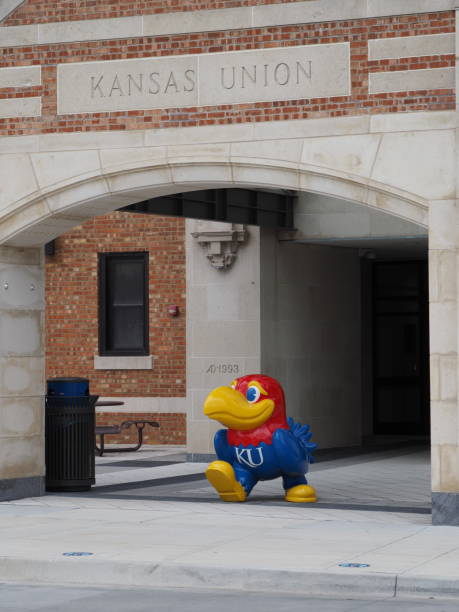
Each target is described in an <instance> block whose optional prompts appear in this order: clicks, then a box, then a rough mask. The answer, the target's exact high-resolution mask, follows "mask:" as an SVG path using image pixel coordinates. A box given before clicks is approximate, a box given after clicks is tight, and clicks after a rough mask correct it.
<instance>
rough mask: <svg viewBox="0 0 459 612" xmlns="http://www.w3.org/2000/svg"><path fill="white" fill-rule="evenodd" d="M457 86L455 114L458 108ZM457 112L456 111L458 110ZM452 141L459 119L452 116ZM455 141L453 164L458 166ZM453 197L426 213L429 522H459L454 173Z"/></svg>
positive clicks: (458, 221)
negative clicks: (430, 488)
mask: <svg viewBox="0 0 459 612" xmlns="http://www.w3.org/2000/svg"><path fill="white" fill-rule="evenodd" d="M456 6H457V7H458V8H457V9H456V85H457V83H459V64H458V57H459V31H458V27H459V0H457V1H456ZM457 95H458V94H457V87H456V115H457V109H458V102H457V99H458V98H457ZM457 117H458V116H457ZM456 126H457V127H456V143H457V142H458V127H459V121H458V119H457V118H456ZM458 161H459V156H458V151H457V144H456V168H457V167H458ZM456 177H457V178H456V200H450V201H441V202H432V203H431V207H430V218H429V289H430V354H431V358H430V365H431V376H430V377H431V435H432V522H433V524H434V525H459V398H458V394H457V389H458V385H457V379H458V367H459V359H458V340H459V310H458V307H457V306H458V298H459V294H458V291H459V283H458V282H457V274H458V254H459V227H458V225H459V214H458V213H459V202H458V199H457V198H458V194H459V173H458V172H456Z"/></svg>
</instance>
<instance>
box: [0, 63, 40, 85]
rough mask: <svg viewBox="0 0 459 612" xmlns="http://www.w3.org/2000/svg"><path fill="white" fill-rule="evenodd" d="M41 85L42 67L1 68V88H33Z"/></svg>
mask: <svg viewBox="0 0 459 612" xmlns="http://www.w3.org/2000/svg"><path fill="white" fill-rule="evenodd" d="M40 84H41V66H16V67H14V68H0V87H32V86H33V85H40Z"/></svg>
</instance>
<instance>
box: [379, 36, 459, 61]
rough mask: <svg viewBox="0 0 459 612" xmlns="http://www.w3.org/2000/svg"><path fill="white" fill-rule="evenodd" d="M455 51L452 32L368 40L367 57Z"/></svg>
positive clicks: (406, 55) (396, 56)
mask: <svg viewBox="0 0 459 612" xmlns="http://www.w3.org/2000/svg"><path fill="white" fill-rule="evenodd" d="M451 53H455V35H454V34H430V35H427V36H400V37H396V38H376V39H374V40H369V41H368V59H369V60H370V61H372V60H379V59H397V58H399V57H418V56H432V55H445V54H451Z"/></svg>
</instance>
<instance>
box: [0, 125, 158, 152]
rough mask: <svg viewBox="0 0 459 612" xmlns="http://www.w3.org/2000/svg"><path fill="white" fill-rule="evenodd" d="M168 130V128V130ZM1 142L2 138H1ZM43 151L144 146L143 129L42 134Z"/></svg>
mask: <svg viewBox="0 0 459 612" xmlns="http://www.w3.org/2000/svg"><path fill="white" fill-rule="evenodd" d="M166 131H167V130H166ZM0 142H1V140H0ZM39 142H40V150H41V151H78V150H82V149H83V150H89V149H96V150H99V149H108V148H111V149H116V148H126V147H141V146H143V131H140V130H137V131H136V130H132V131H131V130H126V131H121V130H113V131H108V132H97V131H96V132H71V133H69V134H61V133H55V134H40V139H39Z"/></svg>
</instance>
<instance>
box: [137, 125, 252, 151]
mask: <svg viewBox="0 0 459 612" xmlns="http://www.w3.org/2000/svg"><path fill="white" fill-rule="evenodd" d="M253 130H254V125H253V124H252V123H238V124H226V125H209V126H199V127H187V128H170V129H167V130H163V129H154V130H145V132H144V136H145V146H163V145H180V144H184V145H195V144H197V143H204V144H205V143H213V144H215V143H216V142H231V141H240V140H242V141H250V140H252V137H253Z"/></svg>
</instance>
